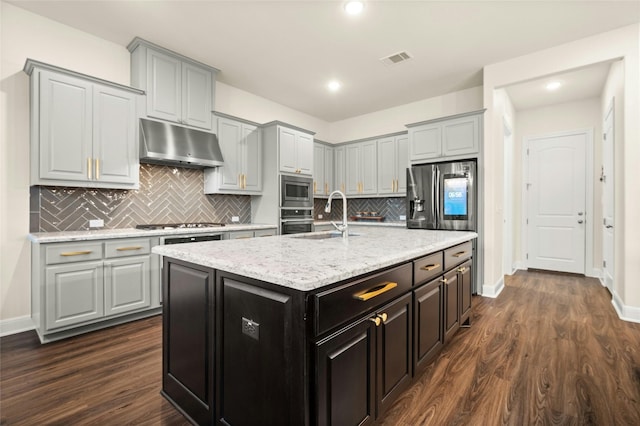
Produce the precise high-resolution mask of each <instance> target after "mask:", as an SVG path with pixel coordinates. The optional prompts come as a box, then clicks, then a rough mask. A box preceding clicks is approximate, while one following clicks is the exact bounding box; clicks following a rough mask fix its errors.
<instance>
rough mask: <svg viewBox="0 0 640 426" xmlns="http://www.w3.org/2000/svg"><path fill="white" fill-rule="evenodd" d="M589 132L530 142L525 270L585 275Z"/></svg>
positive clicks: (543, 138) (549, 137) (542, 138)
mask: <svg viewBox="0 0 640 426" xmlns="http://www.w3.org/2000/svg"><path fill="white" fill-rule="evenodd" d="M586 139H587V135H586V134H585V133H568V134H565V135H560V136H548V137H540V138H535V139H531V140H530V141H529V146H528V153H529V154H528V171H529V174H528V180H527V183H526V186H527V188H526V190H527V197H528V198H527V207H528V218H527V220H528V224H527V232H528V234H527V244H528V256H527V267H529V268H537V269H547V270H553V271H561V272H573V273H579V274H584V273H585V246H586V243H585V241H586V233H585V229H586V226H587V223H586V222H587V220H586V219H587V218H586V170H585V166H586V146H587V140H586Z"/></svg>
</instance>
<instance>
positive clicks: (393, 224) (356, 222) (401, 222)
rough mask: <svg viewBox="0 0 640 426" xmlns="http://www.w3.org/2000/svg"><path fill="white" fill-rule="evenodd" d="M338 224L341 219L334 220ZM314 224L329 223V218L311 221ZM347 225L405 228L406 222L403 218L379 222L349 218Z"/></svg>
mask: <svg viewBox="0 0 640 426" xmlns="http://www.w3.org/2000/svg"><path fill="white" fill-rule="evenodd" d="M335 222H336V223H337V224H338V225H339V224H340V223H342V220H337V221H335ZM313 224H314V225H316V226H318V225H331V221H330V220H316V221H314V222H313ZM347 225H349V226H387V227H397V228H406V227H407V222H406V221H404V220H398V221H388V222H379V221H375V220H349V221H347Z"/></svg>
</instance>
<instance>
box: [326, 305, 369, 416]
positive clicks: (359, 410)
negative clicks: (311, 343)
mask: <svg viewBox="0 0 640 426" xmlns="http://www.w3.org/2000/svg"><path fill="white" fill-rule="evenodd" d="M375 334H376V324H375V323H374V322H373V318H366V319H363V320H362V321H360V322H358V323H356V324H354V325H353V326H350V327H348V328H346V329H343V330H341V331H339V332H338V333H336V334H334V335H332V336H329V337H328V338H326V339H324V340H321V341H320V342H318V343H317V344H316V347H315V355H316V378H315V380H316V386H315V389H316V407H317V411H316V415H317V419H316V420H317V424H318V426H325V425H340V426H356V425H370V424H373V422H374V418H375V337H376V336H375Z"/></svg>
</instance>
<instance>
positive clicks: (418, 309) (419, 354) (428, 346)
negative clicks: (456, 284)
mask: <svg viewBox="0 0 640 426" xmlns="http://www.w3.org/2000/svg"><path fill="white" fill-rule="evenodd" d="M442 293H443V287H442V276H440V277H438V278H436V279H435V280H433V281H431V282H429V283H427V284H425V285H423V286H422V287H419V288H418V289H417V290H415V291H414V292H413V294H414V312H415V315H414V335H415V348H414V358H413V359H414V366H413V368H414V370H413V374H414V376H418V374H420V373H421V372H422V370H424V368H425V367H426V366H427V365H429V363H430V362H431V361H432V360H433V359H434V358H435V357H436V355H438V353H439V352H440V350H441V349H442V346H443V344H444V334H443V333H444V327H443V326H442V320H443V318H444V315H443V311H444V309H443V305H442V299H443V294H442Z"/></svg>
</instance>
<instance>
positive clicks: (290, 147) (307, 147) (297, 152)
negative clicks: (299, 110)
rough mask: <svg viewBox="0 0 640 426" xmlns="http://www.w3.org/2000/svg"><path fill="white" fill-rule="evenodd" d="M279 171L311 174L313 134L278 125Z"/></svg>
mask: <svg viewBox="0 0 640 426" xmlns="http://www.w3.org/2000/svg"><path fill="white" fill-rule="evenodd" d="M278 150H279V151H278V152H279V163H280V171H281V172H285V173H296V174H303V175H309V176H311V175H312V174H313V136H312V135H310V134H308V133H305V132H302V131H300V130H296V129H292V128H289V127H284V126H278Z"/></svg>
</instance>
